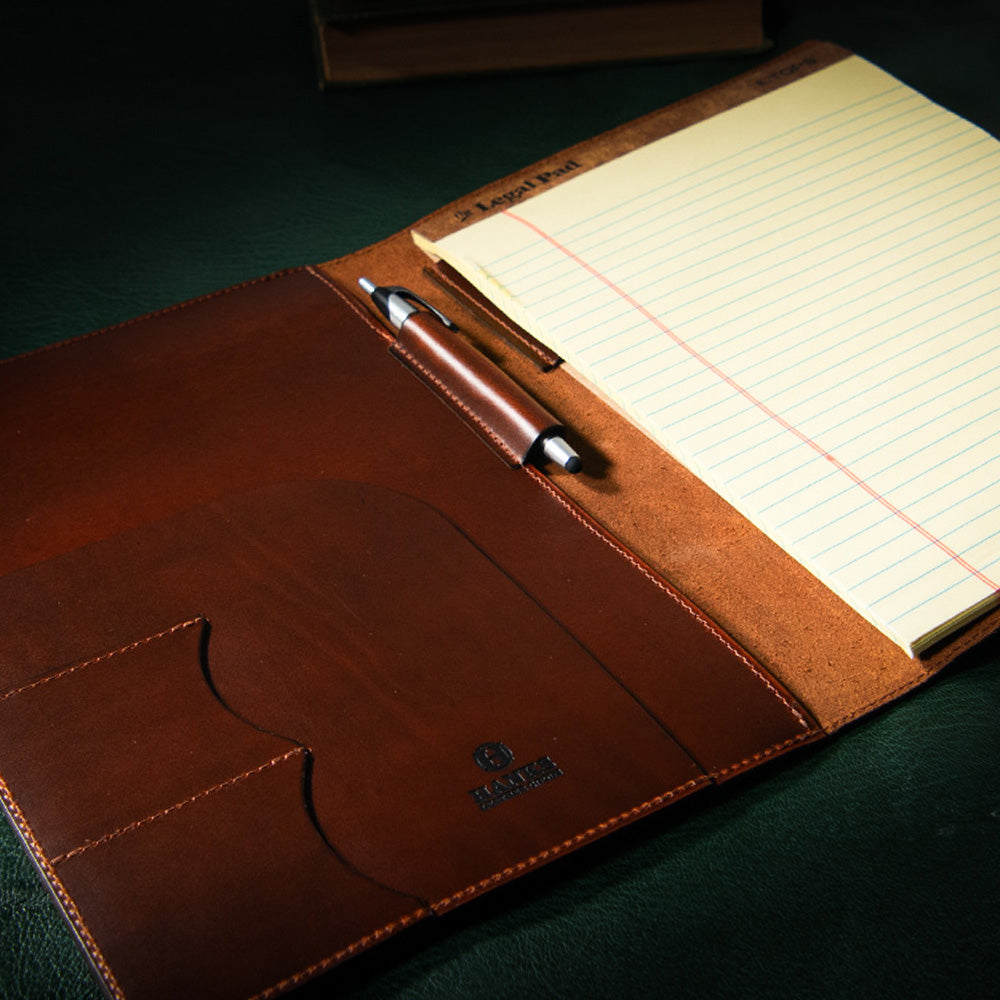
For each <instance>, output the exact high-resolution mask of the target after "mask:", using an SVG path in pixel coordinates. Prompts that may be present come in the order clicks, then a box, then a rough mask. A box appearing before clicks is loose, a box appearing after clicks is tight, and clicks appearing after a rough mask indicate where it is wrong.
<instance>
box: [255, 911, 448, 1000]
mask: <svg viewBox="0 0 1000 1000" xmlns="http://www.w3.org/2000/svg"><path fill="white" fill-rule="evenodd" d="M431 915H432V911H431V910H428V909H427V908H426V907H425V906H421V907H420V908H419V909H417V910H414V911H413V912H412V913H408V914H406V916H404V917H400V918H399V919H398V920H394V921H392V922H391V923H388V924H386V925H385V926H384V927H380V928H379V929H378V930H377V931H373V932H372V933H371V934H366V935H365V936H364V937H362V938H358V940H357V941H355V942H354V943H353V944H349V945H348V946H347V947H346V948H342V949H341V950H340V951H337V952H334V953H333V954H332V955H329V956H328V957H327V958H324V959H322V960H320V961H319V962H316V963H314V964H313V965H310V966H308V967H307V968H305V969H302V970H301V971H299V972H296V973H295V975H293V976H289V977H288V978H287V979H283V980H281V982H279V983H275V984H274V985H273V986H269V987H268V988H267V989H266V990H263V991H262V992H260V993H258V994H256V995H255V996H253V997H251V998H250V1000H269V998H270V997H276V996H279V995H280V994H282V993H284V992H286V991H287V990H289V989H291V988H292V987H294V986H298V985H299V984H300V983H303V982H304V981H305V980H307V979H311V978H312V977H313V976H315V975H317V974H318V973H320V972H323V971H325V970H326V969H329V968H330V967H331V966H334V965H338V964H339V963H340V962H343V961H344V960H345V959H347V958H350V957H351V956H352V955H355V954H357V952H359V951H363V950H364V949H365V948H368V947H370V946H371V945H373V944H377V943H378V942H379V941H381V940H382V939H383V938H385V937H389V936H390V935H392V934H395V933H396V932H397V931H400V930H402V929H403V928H404V927H409V926H410V924H414V923H416V922H417V921H418V920H422V919H423V918H424V917H429V916H431Z"/></svg>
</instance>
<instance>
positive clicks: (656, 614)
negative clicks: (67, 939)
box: [0, 43, 1000, 1000]
mask: <svg viewBox="0 0 1000 1000" xmlns="http://www.w3.org/2000/svg"><path fill="white" fill-rule="evenodd" d="M845 55H846V53H845V51H844V50H842V49H839V48H837V47H835V46H832V45H828V44H825V43H812V44H810V45H808V46H805V47H802V48H799V49H796V50H794V51H793V52H791V53H788V54H787V55H785V56H783V57H782V58H781V59H780V60H777V61H775V62H774V63H771V64H768V65H767V66H765V67H763V68H760V69H758V70H755V71H754V72H752V73H750V74H747V75H744V76H742V77H739V78H736V79H734V80H732V81H730V82H728V83H726V84H724V85H722V86H719V87H716V88H714V89H712V90H710V91H707V92H705V93H703V94H700V95H698V96H695V97H692V98H691V99H689V100H687V101H683V102H681V103H679V104H675V105H671V106H670V107H667V108H665V109H663V110H662V111H658V112H655V113H653V114H651V115H649V116H647V117H645V118H642V119H640V120H638V121H636V122H633V123H631V124H628V125H624V126H622V127H620V128H618V129H616V130H614V131H612V132H610V133H607V134H605V135H602V136H599V137H597V138H594V139H592V140H590V141H588V142H585V143H583V144H581V145H580V146H578V147H575V148H573V149H570V150H566V151H563V152H561V153H558V154H556V155H554V156H552V157H551V158H550V159H548V160H546V161H544V162H542V163H539V164H536V165H534V166H532V167H529V168H526V169H525V170H524V171H521V172H519V173H518V174H515V175H512V176H510V177H506V178H503V179H501V180H499V181H497V182H496V183H495V184H492V185H490V186H489V187H487V188H485V189H483V190H481V191H478V192H475V193H474V194H472V195H469V196H468V197H467V198H465V199H462V200H460V201H459V202H456V203H455V204H453V205H449V206H446V207H444V208H442V209H441V210H440V211H438V212H436V213H434V214H433V215H432V216H430V217H428V218H426V219H423V220H421V221H420V222H419V224H417V228H419V229H420V231H421V232H422V233H425V234H427V235H428V236H430V237H431V238H437V237H440V236H443V235H445V234H447V233H449V232H451V231H452V230H454V229H456V228H458V227H460V226H462V225H463V224H465V223H466V222H468V221H469V220H470V219H474V218H476V217H479V216H481V215H483V214H485V213H489V212H491V211H495V210H497V209H499V208H501V207H502V206H503V205H504V204H506V203H507V201H506V199H508V197H509V193H510V192H513V191H516V190H518V189H519V188H522V187H523V186H524V185H525V182H526V181H529V180H532V179H536V183H538V184H542V183H543V182H541V181H538V180H537V179H538V178H542V177H544V184H545V185H546V186H547V185H554V184H558V183H561V181H562V180H564V179H565V178H568V177H571V176H575V175H577V174H578V173H580V172H583V171H586V170H589V169H591V168H592V167H594V166H597V165H599V164H601V163H603V162H606V161H607V160H609V159H611V158H613V157H616V156H618V155H620V154H622V153H624V152H627V151H628V150H631V149H633V148H636V147H638V146H641V145H643V144H645V143H648V142H649V141H651V140H653V139H655V138H658V137H660V136H662V135H665V134H667V133H669V132H672V131H675V130H678V129H681V128H684V127H685V126H687V125H690V124H692V123H694V122H697V121H699V120H701V119H703V118H705V117H707V116H710V115H713V114H715V113H717V112H719V111H722V110H724V109H726V108H729V107H732V106H734V105H737V104H739V103H741V102H744V101H747V100H750V99H752V98H753V97H755V96H757V95H758V94H761V93H764V92H766V91H768V90H771V89H774V88H776V87H780V86H783V85H784V84H786V83H787V82H789V81H791V80H795V79H798V78H800V77H801V76H802V75H805V74H808V73H811V72H814V71H815V70H817V69H820V68H822V67H823V66H826V65H828V64H830V63H832V62H835V61H837V60H839V59H842V58H843V57H844V56H845ZM361 276H369V277H370V278H372V279H373V280H375V281H377V282H381V283H386V284H388V283H399V284H403V285H406V286H408V287H409V288H412V289H413V290H414V291H416V292H418V293H419V294H421V295H422V296H424V297H425V298H426V299H428V300H429V301H432V302H434V303H435V304H437V305H439V306H440V307H441V308H442V309H444V310H445V311H446V312H448V313H449V315H451V316H452V317H453V318H454V319H455V320H456V321H457V322H458V324H459V326H460V327H461V328H462V330H463V333H464V334H465V335H467V336H468V338H469V339H470V340H471V341H473V342H474V343H475V345H476V346H477V348H478V349H479V350H480V351H481V352H482V353H483V354H484V355H485V356H486V357H488V358H489V359H490V360H492V361H493V362H495V363H496V364H497V365H498V366H499V367H501V368H503V369H505V370H506V371H507V372H508V373H509V374H510V375H512V377H513V378H514V379H515V380H516V381H517V382H519V383H520V384H521V385H522V386H523V387H525V388H526V389H527V390H528V391H529V392H530V393H531V394H532V395H533V396H535V397H536V398H537V399H538V400H539V401H540V402H541V403H542V404H544V406H545V407H547V408H548V409H549V410H551V412H552V413H554V414H557V415H558V417H559V419H560V421H561V422H563V423H565V425H566V426H567V427H570V428H572V429H573V431H574V433H575V435H576V437H575V441H576V442H577V443H578V444H579V446H580V450H581V452H582V454H583V459H584V471H583V472H582V473H581V474H579V475H576V476H574V475H571V474H569V473H567V472H564V471H563V470H560V469H555V470H553V469H551V468H548V467H546V468H536V467H534V466H532V465H531V464H525V463H524V462H523V461H522V459H523V457H524V456H523V455H522V454H521V453H520V452H518V451H517V450H516V449H514V448H512V447H511V444H510V442H509V441H508V440H507V439H506V437H505V436H504V435H503V434H502V433H497V432H496V430H495V428H492V427H490V426H489V425H488V424H487V422H486V421H485V420H484V419H483V417H482V414H481V412H480V410H479V407H478V401H477V400H476V399H475V398H471V399H470V398H454V397H452V396H449V395H447V394H442V393H441V392H439V391H437V389H436V386H435V385H434V379H433V378H432V377H429V376H428V375H427V373H426V372H424V371H422V370H421V366H420V365H419V364H416V363H415V362H414V359H413V358H412V357H409V356H407V354H406V352H405V351H400V350H399V349H398V345H397V344H396V342H395V340H394V338H393V336H392V334H391V332H390V331H389V330H388V329H387V328H386V326H385V325H384V324H383V322H382V320H381V318H380V317H379V316H378V315H377V314H376V313H375V312H374V311H373V310H372V309H370V308H369V307H368V305H367V304H366V302H365V300H364V297H363V296H361V295H360V293H359V291H358V286H357V282H358V279H359V278H360V277H361ZM557 361H558V359H556V358H554V357H551V356H550V355H548V354H547V352H546V351H545V350H544V349H543V348H541V347H540V345H538V344H536V343H533V342H531V341H530V340H526V339H525V338H524V336H523V331H521V330H519V329H518V328H516V327H515V326H514V325H513V324H511V323H510V322H509V321H507V320H506V318H505V317H503V316H500V315H497V314H496V313H495V311H493V310H492V309H491V307H489V306H488V305H487V304H486V303H485V302H483V301H480V300H478V298H477V296H476V293H475V292H474V291H473V290H472V289H471V287H470V286H468V285H466V284H465V283H464V282H463V281H462V280H461V279H459V278H458V277H457V276H456V275H455V274H454V273H452V272H449V271H448V269H447V268H442V267H435V266H434V265H432V264H431V262H430V261H429V259H428V258H427V257H426V256H425V255H424V254H423V253H422V252H421V251H419V250H418V249H417V248H416V246H415V245H414V243H413V241H412V239H411V236H410V233H409V232H403V233H400V234H398V235H396V236H393V237H391V238H390V239H388V240H386V241H384V242H382V243H379V244H377V245H374V246H370V247H366V248H365V249H363V250H359V251H358V252H357V253H354V254H352V255H350V256H348V257H345V258H341V259H338V260H334V261H330V262H327V263H323V264H319V265H316V266H311V267H304V268H299V269H295V270H290V271H287V272H283V273H279V274H274V275H271V276H269V277H266V278H262V279H260V280H256V281H250V282H248V283H246V284H243V285H240V286H238V287H234V288H229V289H226V290H224V291H220V292H218V293H216V294H212V295H208V296H206V297H203V298H200V299H198V300H195V301H192V302H187V303H185V304H182V305H179V306H176V307H174V308H170V309H166V310H163V311H161V312H158V313H155V314H153V315H148V316H145V317H143V318H140V319H137V320H134V321H132V322H128V323H125V324H122V325H120V326H116V327H113V328H110V329H105V330H102V331H99V332H97V333H93V334H89V335H84V336H80V337H77V338H76V339H73V340H69V341H66V342H64V343H62V344H59V345H57V346H55V347H52V348H49V349H43V350H40V351H37V352H34V353H32V354H28V355H24V356H22V357H19V358H16V359H13V360H11V361H9V362H7V363H4V364H2V365H0V414H2V416H0V424H2V426H3V428H4V444H3V448H4V454H3V456H2V459H0V484H2V487H0V489H2V495H3V500H4V502H3V504H2V506H0V518H2V539H3V544H2V546H0V573H2V575H0V606H2V607H3V609H4V615H3V628H2V634H0V795H2V800H3V804H4V807H5V809H6V811H7V812H8V814H9V816H10V819H11V821H12V823H13V824H14V826H15V828H16V829H17V831H18V832H19V834H20V836H21V838H22V840H23V841H24V844H25V846H26V848H27V850H28V851H29V853H30V855H31V857H32V858H33V860H34V862H35V864H36V866H37V867H38V869H39V871H40V872H41V874H42V876H43V878H44V879H45V881H46V883H47V884H48V886H49V887H50V889H51V891H52V893H53V895H54V896H55V898H56V899H57V901H58V903H59V905H60V907H61V909H62V911H63V913H64V914H65V917H66V919H67V921H68V922H69V924H70V925H71V926H72V928H73V930H74V932H75V934H76V936H77V937H78V939H79V941H80V944H81V946H82V948H83V950H84V951H85V953H86V954H87V956H88V958H89V960H90V962H91V963H92V965H93V967H94V969H95V971H96V973H97V975H98V976H99V977H100V980H101V981H102V983H103V984H104V986H105V988H106V989H107V991H108V993H109V994H110V995H111V996H114V997H128V998H134V1000H140V998H153V997H164V998H167V997H169V998H173V997H180V996H199V997H219V998H244V997H265V996H274V995H278V994H280V993H282V992H285V991H287V990H290V989H292V988H293V987H295V986H296V985H297V984H299V983H302V982H304V981H305V980H307V979H309V978H311V977H313V976H315V975H318V974H319V973H320V972H323V971H325V970H328V969H330V968H332V967H333V966H335V965H336V964H338V963H340V962H342V961H344V960H346V959H348V958H350V957H351V956H352V955H355V954H356V953H358V952H360V951H362V950H364V949H368V948H370V947H372V946H374V945H376V944H378V942H380V941H382V940H383V939H385V938H387V937H388V936H390V935H394V934H396V933H398V932H401V931H403V930H404V929H405V928H407V927H408V926H409V925H412V924H414V923H415V922H417V921H422V920H429V919H432V918H434V917H435V916H436V915H439V914H442V913H444V912H446V911H449V910H451V909H452V908H454V907H456V906H458V905H459V904H461V903H463V902H465V901H467V900H470V899H472V898H473V897H475V896H477V895H480V894H482V893H485V892H487V891H489V890H490V889H492V888H493V887H496V886H498V885H500V884H502V883H505V882H507V881H509V880H512V879H515V878H517V877H519V876H522V875H525V874H526V873H528V872H530V871H531V870H532V869H534V868H536V867H538V866H541V865H543V864H545V863H546V862H549V861H551V860H553V859H556V858H558V857H560V856H561V855H564V854H566V853H567V852H570V851H572V850H574V849H575V848H577V847H580V846H581V845H584V844H587V843H588V842H590V841H592V840H594V839H596V838H599V837H602V836H604V835H605V834H608V833H612V832H613V831H615V830H616V829H617V828H619V827H621V826H623V825H625V824H628V823H631V822H632V821H634V820H638V819H640V818H641V817H643V816H645V815H647V814H649V813H651V812H653V811H656V810H659V809H661V808H663V807H665V806H667V805H669V804H671V803H673V802H676V801H678V800H679V799H681V798H683V797H685V796H688V795H690V794H692V793H694V792H696V791H698V790H699V789H701V788H704V787H705V786H708V785H710V784H713V783H718V782H723V781H725V780H727V779H729V778H731V777H732V776H734V775H737V774H740V773H741V772H743V771H746V770H747V769H749V768H751V767H754V766H756V765H758V764H761V763H764V762H766V761H768V760H769V759H772V758H774V757H776V756H778V755H780V754H783V753H785V752H787V751H790V750H793V749H794V748H796V747H799V746H802V745H804V744H807V743H809V742H810V741H813V740H815V739H817V738H820V737H822V736H823V735H825V734H830V733H833V732H834V731H836V730H837V729H839V728H840V727H842V726H843V725H845V724H846V723H848V722H850V721H851V720H852V719H855V718H857V717H858V716H860V715H862V714H864V713H867V712H870V711H871V710H873V709H874V708H876V707H877V706H879V705H882V704H885V703H887V702H888V701H890V700H892V699H894V698H896V697H898V696H899V695H901V694H902V693H903V692H905V691H907V690H909V689H911V688H913V687H915V686H916V685H919V684H920V683H922V682H923V681H925V680H926V679H927V678H928V677H930V676H931V675H932V674H934V673H935V672H936V671H938V670H940V669H941V668H942V667H943V666H944V665H945V664H946V663H948V662H950V661H951V660H952V659H954V657H955V656H957V655H958V654H959V653H960V652H961V651H963V650H964V649H966V648H968V647H970V646H971V645H973V644H974V643H976V642H978V641H979V640H980V639H981V638H982V637H984V636H985V635H986V634H988V633H990V632H992V631H994V630H995V629H996V628H997V626H998V624H1000V613H998V612H992V613H990V614H989V615H987V616H986V617H984V618H981V619H980V620H979V621H978V622H977V623H975V624H973V625H971V626H968V627H967V628H965V629H964V631H962V632H960V633H958V634H957V635H955V636H953V637H952V638H951V639H950V640H948V641H947V642H945V643H943V644H941V645H939V646H937V647H936V648H934V649H933V650H931V651H930V652H928V653H927V654H924V655H922V656H920V657H916V658H913V657H910V656H908V655H906V654H905V653H904V652H903V651H902V650H901V649H899V648H898V647H897V646H895V645H894V644H893V643H892V642H890V641H889V640H888V639H886V638H885V637H884V636H883V635H882V634H881V633H880V632H878V631H877V630H876V629H874V628H873V627H872V626H871V625H869V624H868V623H867V622H866V621H864V620H863V619H862V618H861V617H860V616H859V615H857V614H856V613H855V612H853V611H851V610H850V609H849V608H848V607H847V606H846V605H845V604H844V603H843V602H842V601H841V600H840V599H839V598H837V597H836V596H835V595H834V594H833V593H832V592H830V591H828V590H827V589H826V588H825V587H824V586H823V585H822V584H820V583H819V582H818V581H816V580H815V579H814V578H813V577H812V576H811V575H810V574H809V573H808V572H807V571H806V570H804V569H803V568H802V567H800V566H799V565H798V564H797V563H795V562H794V561H793V560H792V559H791V558H790V557H789V556H787V555H786V554H785V553H784V552H783V551H782V550H781V549H780V548H778V546H777V545H776V544H775V543H773V542H772V541H770V540H769V539H768V538H767V537H766V536H764V535H763V534H762V533H761V532H759V531H758V530H757V529H756V528H754V527H753V526H751V525H750V524H749V523H748V522H747V521H745V520H744V519H743V518H742V517H741V516H740V515H739V514H737V513H736V512H735V511H734V510H733V508H731V507H730V506H729V505H728V504H726V502H725V501H723V500H722V499H721V498H719V497H718V496H717V495H715V494H714V493H713V492H712V491H711V490H709V489H708V487H706V486H705V485H703V484H702V483H701V482H700V481H699V480H698V479H697V478H696V477H694V476H693V475H692V474H691V473H689V472H688V471H686V470H685V469H684V468H683V467H681V466H680V465H679V464H677V462H675V461H674V460H673V459H672V458H671V457H670V456H669V455H668V454H666V453H665V452H664V451H663V450H662V449H660V448H658V447H657V446H655V445H654V444H653V443H652V442H651V441H649V440H648V439H647V438H646V437H645V436H644V435H643V434H641V433H640V432H639V431H637V430H636V429H635V428H634V427H633V426H632V425H631V424H630V423H629V422H628V421H626V420H625V419H623V418H622V417H621V416H620V415H619V414H618V413H617V412H616V411H615V410H614V409H612V408H610V407H608V406H607V405H606V404H605V403H604V402H602V401H601V400H600V399H598V398H597V397H596V396H595V395H594V394H592V393H590V392H588V391H587V390H586V389H585V388H583V386H582V385H581V384H580V383H579V382H578V381H577V380H576V379H574V378H573V377H572V376H571V375H570V374H569V373H567V372H566V371H564V369H563V367H562V366H560V365H559V364H558V363H557Z"/></svg>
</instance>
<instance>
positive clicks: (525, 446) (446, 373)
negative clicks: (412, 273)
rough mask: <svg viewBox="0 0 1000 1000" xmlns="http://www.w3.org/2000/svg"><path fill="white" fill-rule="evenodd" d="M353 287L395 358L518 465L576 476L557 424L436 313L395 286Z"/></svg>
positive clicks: (574, 460)
mask: <svg viewBox="0 0 1000 1000" xmlns="http://www.w3.org/2000/svg"><path fill="white" fill-rule="evenodd" d="M358 284H359V285H360V286H361V287H362V289H363V290H364V291H365V292H366V293H367V294H368V295H369V296H371V300H372V302H373V303H374V304H375V306H376V307H377V308H378V310H379V312H381V313H382V315H383V316H385V317H386V319H388V321H389V323H390V325H391V326H392V328H393V329H394V330H395V331H396V340H397V343H398V345H399V347H400V348H401V349H402V351H401V352H400V353H404V354H405V355H406V356H408V357H409V359H410V360H411V361H412V362H413V363H415V365H416V366H417V367H418V370H420V371H421V372H422V373H423V374H425V376H429V378H430V379H431V380H432V381H433V382H434V384H436V385H437V386H438V387H439V388H440V389H442V390H443V391H444V393H445V394H446V395H448V396H450V397H451V398H454V399H457V400H459V401H460V402H461V405H462V406H463V408H466V409H467V410H469V411H471V412H472V413H473V414H474V415H475V418H476V419H477V420H479V421H481V422H482V423H483V424H484V425H485V426H486V427H487V428H488V429H489V431H490V433H491V435H495V436H496V437H497V438H499V439H500V440H501V441H503V443H504V444H505V445H506V446H507V448H508V449H509V450H510V451H511V452H513V453H514V454H515V455H516V456H517V458H518V459H519V460H520V461H521V462H531V463H533V464H537V463H538V462H541V461H543V460H545V459H548V460H549V461H551V462H555V463H556V464H557V465H561V466H562V467H563V468H564V469H566V470H567V471H568V472H579V471H580V469H581V467H582V463H581V461H580V456H579V455H578V454H577V453H576V452H575V451H574V450H573V448H572V447H571V446H570V445H569V444H568V443H567V441H566V439H565V438H564V437H563V431H564V430H565V428H564V427H563V425H562V424H561V423H560V422H559V421H558V420H557V419H556V418H555V417H554V416H553V415H552V414H551V413H549V412H548V410H546V409H545V408H544V407H543V406H542V405H541V404H540V403H538V402H537V401H536V400H535V399H533V398H532V397H531V396H530V395H528V393H527V392H525V390H524V389H522V388H521V387H520V386H519V385H518V384H517V383H516V382H515V381H514V380H513V379H511V378H510V377H509V376H508V375H507V374H506V373H505V372H503V371H501V370H500V368H498V367H497V366H496V365H495V364H493V363H492V362H491V361H490V360H489V359H488V358H487V357H486V356H485V355H484V354H483V353H482V352H480V351H478V350H476V348H474V347H473V346H472V344H471V343H469V341H467V340H466V339H465V338H464V337H462V336H461V335H460V334H459V333H458V332H457V331H458V327H457V326H456V325H455V324H454V323H453V322H452V321H451V320H450V319H448V317H447V316H445V315H444V314H443V313H442V312H440V310H438V309H435V308H434V306H432V305H431V304H430V303H429V302H427V301H425V300H424V299H422V298H421V297H420V296H419V295H416V294H415V293H414V292H411V291H409V290H408V289H406V288H402V287H400V286H399V285H376V284H375V283H374V282H373V281H369V280H368V278H360V279H359V280H358Z"/></svg>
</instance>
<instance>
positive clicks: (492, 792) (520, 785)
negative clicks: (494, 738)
mask: <svg viewBox="0 0 1000 1000" xmlns="http://www.w3.org/2000/svg"><path fill="white" fill-rule="evenodd" d="M472 759H473V760H474V761H475V762H476V764H477V766H478V767H480V768H482V769H483V770H484V771H503V770H504V769H505V768H508V767H510V765H511V764H513V763H514V753H513V751H512V750H511V749H510V747H508V746H507V745H506V744H504V743H499V742H497V743H482V744H480V745H479V746H478V747H476V749H475V750H474V751H473V754H472ZM562 773H563V772H562V768H561V767H560V766H559V765H558V764H557V763H556V762H555V761H554V760H553V759H552V758H551V757H550V756H548V755H547V754H546V755H545V756H544V757H539V758H538V759H537V760H533V761H529V762H528V763H527V764H523V765H522V766H521V767H518V768H515V769H514V770H512V771H507V773H506V774H500V775H498V776H497V777H495V778H493V779H492V780H491V781H490V782H489V783H488V784H485V785H480V786H479V787H478V788H472V789H470V790H469V795H470V796H471V797H472V801H473V802H475V803H476V805H477V806H479V808H480V809H483V810H486V809H492V808H494V807H495V806H498V805H500V803H501V802H508V801H510V799H514V798H517V797H518V796H519V795H524V794H525V793H526V792H530V791H532V790H533V789H535V788H538V787H539V786H540V785H544V784H546V783H547V782H549V781H552V779H553V778H561V777H562Z"/></svg>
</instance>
